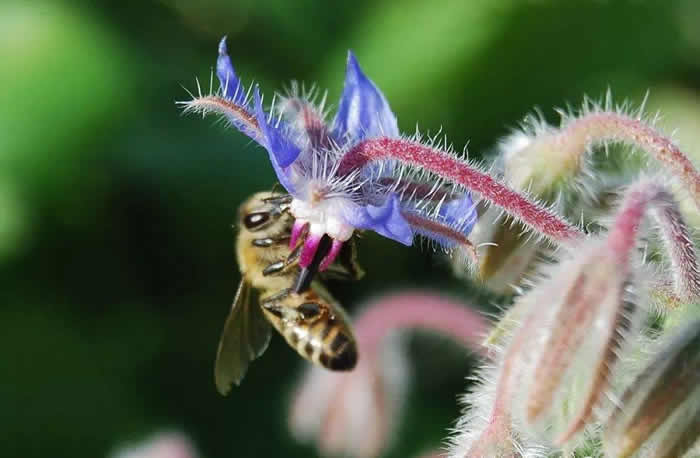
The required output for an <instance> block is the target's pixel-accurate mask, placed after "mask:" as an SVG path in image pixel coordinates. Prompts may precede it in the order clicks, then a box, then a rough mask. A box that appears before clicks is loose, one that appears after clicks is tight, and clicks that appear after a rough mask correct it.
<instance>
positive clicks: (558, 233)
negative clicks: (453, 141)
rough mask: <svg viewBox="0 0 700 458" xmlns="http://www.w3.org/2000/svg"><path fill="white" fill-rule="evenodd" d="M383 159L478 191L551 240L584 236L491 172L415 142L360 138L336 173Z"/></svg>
mask: <svg viewBox="0 0 700 458" xmlns="http://www.w3.org/2000/svg"><path fill="white" fill-rule="evenodd" d="M385 159H393V160H396V161H399V162H403V163H405V164H409V165H412V166H415V167H420V168H422V169H424V170H427V171H430V172H433V173H435V174H437V175H439V176H441V177H443V178H445V179H448V180H450V181H452V182H454V183H459V184H460V185H462V186H464V187H465V188H467V189H469V190H471V191H475V192H478V193H479V194H481V196H482V197H483V198H485V199H487V200H488V201H490V202H491V203H493V204H495V205H498V206H499V207H501V208H503V209H504V210H505V211H506V212H508V213H510V214H511V215H513V216H516V217H518V218H520V219H521V220H522V221H523V222H524V223H525V224H527V225H528V226H530V227H532V228H533V229H535V230H536V231H537V232H538V233H541V234H543V235H545V236H547V237H549V238H550V239H552V240H553V241H556V242H566V241H569V240H572V239H577V238H579V237H581V236H583V232H582V231H581V230H579V229H578V228H576V227H575V226H573V225H571V224H570V223H568V222H567V221H565V220H563V219H562V218H560V217H559V216H557V215H556V214H554V213H552V212H551V211H549V210H548V209H547V208H545V207H544V206H542V205H539V204H537V203H535V202H533V201H532V200H530V199H528V198H527V197H525V196H523V195H521V194H519V193H518V192H516V191H514V190H512V189H510V188H509V187H507V186H506V185H504V184H502V183H500V182H499V181H497V180H496V179H494V178H493V177H491V176H490V175H488V174H486V173H484V172H481V171H479V170H477V169H475V168H473V167H472V166H470V165H469V164H468V163H466V162H464V161H462V160H460V159H459V158H457V157H454V156H453V155H451V154H448V153H446V152H444V151H440V150H437V149H434V148H431V147H429V146H425V145H422V144H420V143H418V142H415V141H411V140H405V139H400V138H385V137H381V138H375V139H371V140H365V141H362V142H360V143H358V144H357V145H355V146H354V147H353V148H352V149H350V151H348V152H347V153H346V154H345V156H344V157H343V158H342V160H341V163H340V167H339V170H338V173H339V174H340V175H344V174H347V173H350V172H352V171H353V170H357V169H359V168H361V167H363V166H364V165H366V164H368V163H370V162H373V161H381V160H385Z"/></svg>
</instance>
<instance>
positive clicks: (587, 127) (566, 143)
mask: <svg viewBox="0 0 700 458" xmlns="http://www.w3.org/2000/svg"><path fill="white" fill-rule="evenodd" d="M538 140H539V139H536V140H535V143H533V145H531V146H530V148H540V147H547V146H545V145H543V144H539V142H538ZM541 141H542V142H551V145H550V146H549V147H558V148H560V149H561V150H562V151H564V152H569V153H570V154H572V155H574V156H580V155H582V154H585V153H586V151H587V150H588V148H589V147H590V146H591V145H593V144H598V143H604V142H607V141H617V142H622V143H626V144H629V145H632V146H634V147H636V148H639V149H641V150H643V151H645V152H646V153H647V154H648V155H649V156H650V157H652V158H654V159H656V160H657V161H659V162H660V163H661V164H662V165H663V166H664V167H666V168H667V169H668V170H669V171H670V172H671V173H672V174H673V175H674V176H675V177H676V178H678V179H679V180H680V181H681V183H683V185H684V187H685V189H687V190H688V192H689V194H690V196H691V197H692V199H693V201H694V202H695V205H696V206H697V207H698V209H700V173H698V171H697V170H696V168H695V166H694V165H693V163H692V162H691V161H690V159H689V158H688V157H687V156H686V155H685V154H684V153H683V152H682V151H681V150H680V149H679V148H678V146H677V145H675V144H674V143H673V142H672V141H671V139H669V138H668V137H666V136H665V135H663V134H661V133H660V132H658V131H657V130H656V129H654V128H652V127H651V126H649V125H648V124H646V123H645V122H644V121H642V120H640V119H637V118H633V117H630V116H627V115H624V114H621V113H617V112H615V111H597V112H593V113H590V114H586V115H583V116H581V117H579V118H577V119H575V120H573V121H571V122H570V123H568V124H567V125H566V126H565V127H563V128H562V129H561V130H560V131H559V132H557V133H556V134H554V135H551V136H544V137H543V138H542V139H541Z"/></svg>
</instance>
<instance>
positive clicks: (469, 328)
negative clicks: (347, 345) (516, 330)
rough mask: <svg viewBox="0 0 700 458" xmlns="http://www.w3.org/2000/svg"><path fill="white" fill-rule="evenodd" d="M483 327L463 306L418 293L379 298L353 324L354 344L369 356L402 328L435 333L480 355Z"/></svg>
mask: <svg viewBox="0 0 700 458" xmlns="http://www.w3.org/2000/svg"><path fill="white" fill-rule="evenodd" d="M487 327H488V323H487V321H486V320H485V319H484V318H482V317H481V316H480V315H479V314H478V313H477V312H475V311H474V310H472V309H470V308H469V307H468V306H467V305H465V304H462V303H459V302H456V301H454V300H452V299H448V298H446V297H443V296H439V295H436V294H429V293H425V292H419V291H405V292H402V293H400V294H395V295H391V296H387V297H384V298H381V299H380V300H379V301H377V302H374V303H373V304H370V306H368V307H367V309H366V310H365V312H364V313H363V314H362V315H360V316H359V317H358V318H357V320H356V321H355V330H356V337H357V340H358V345H359V346H360V347H361V348H362V349H363V350H364V351H368V352H372V353H375V352H376V351H377V350H378V348H379V346H380V345H381V342H382V340H383V339H384V337H386V336H387V335H388V334H389V333H391V332H392V331H395V330H398V329H406V328H411V329H415V328H419V329H426V330H430V331H435V332H437V333H439V334H441V335H444V336H447V337H450V338H452V339H454V340H455V341H457V342H459V343H461V344H463V345H465V346H466V347H468V348H470V349H472V350H474V351H476V352H479V353H483V352H484V351H485V349H484V347H483V346H482V345H481V343H482V342H483V337H484V335H485V334H486V329H487Z"/></svg>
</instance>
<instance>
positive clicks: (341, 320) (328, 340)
mask: <svg viewBox="0 0 700 458" xmlns="http://www.w3.org/2000/svg"><path fill="white" fill-rule="evenodd" d="M261 305H262V309H263V312H264V313H265V315H266V317H267V318H268V320H269V321H270V322H271V323H272V324H273V326H274V327H275V328H276V329H277V331H278V332H279V333H280V334H282V336H284V338H285V339H286V340H287V343H289V345H290V346H291V347H292V348H294V349H295V350H296V351H297V353H299V354H300V355H301V356H303V357H304V358H306V359H308V360H309V361H311V362H313V363H316V364H318V365H320V366H323V367H325V368H327V369H331V370H336V371H343V370H350V369H353V368H354V367H355V364H356V363H357V345H356V343H355V337H354V336H353V334H352V330H351V328H350V326H349V325H348V322H347V321H346V318H345V315H344V313H343V311H342V310H340V309H339V308H337V307H335V306H334V305H332V304H330V303H329V302H328V301H325V300H324V299H322V298H321V297H320V296H319V295H318V294H316V292H314V291H313V290H309V291H305V292H303V293H300V294H297V293H294V292H292V291H291V289H288V290H284V291H282V292H281V293H278V294H275V295H274V296H272V297H268V298H264V299H262V301H261Z"/></svg>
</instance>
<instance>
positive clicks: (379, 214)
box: [343, 194, 413, 246]
mask: <svg viewBox="0 0 700 458" xmlns="http://www.w3.org/2000/svg"><path fill="white" fill-rule="evenodd" d="M343 216H344V217H345V219H346V221H347V223H348V224H350V225H352V226H354V227H356V228H358V229H369V230H372V231H374V232H376V233H378V234H380V235H383V236H384V237H387V238H390V239H392V240H395V241H397V242H399V243H402V244H404V245H406V246H410V245H411V244H413V230H412V229H411V226H410V225H409V224H408V222H407V221H406V219H405V218H404V217H403V216H402V215H401V206H400V203H399V198H398V196H397V195H396V194H391V195H390V196H389V197H388V198H387V199H386V201H385V202H384V203H383V204H382V205H380V206H374V205H367V206H366V207H360V206H353V211H350V212H346V214H344V215H343Z"/></svg>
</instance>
